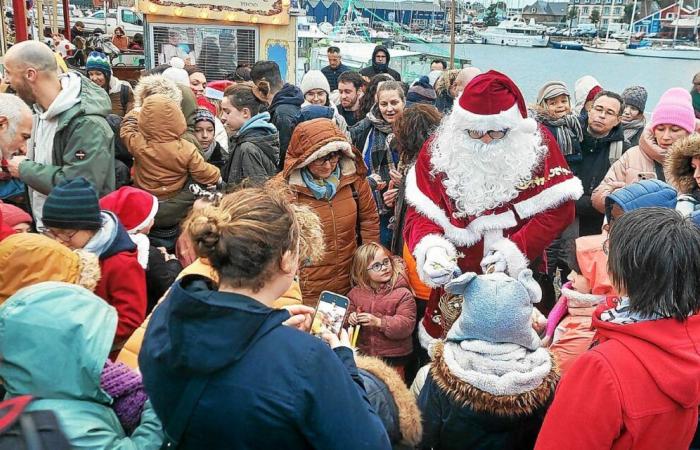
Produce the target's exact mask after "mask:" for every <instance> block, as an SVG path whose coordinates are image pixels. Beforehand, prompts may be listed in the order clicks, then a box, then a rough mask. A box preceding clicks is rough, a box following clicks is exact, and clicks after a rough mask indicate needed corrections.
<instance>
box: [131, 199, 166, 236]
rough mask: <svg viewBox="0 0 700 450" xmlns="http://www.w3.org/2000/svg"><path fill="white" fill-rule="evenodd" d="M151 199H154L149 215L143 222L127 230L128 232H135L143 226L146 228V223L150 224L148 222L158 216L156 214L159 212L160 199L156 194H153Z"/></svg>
mask: <svg viewBox="0 0 700 450" xmlns="http://www.w3.org/2000/svg"><path fill="white" fill-rule="evenodd" d="M151 197H152V198H151V200H152V201H153V203H152V205H151V211H150V212H149V213H148V216H146V218H145V219H144V220H143V222H141V223H140V224H138V225H136V226H135V227H134V228H132V229H130V230H126V232H127V233H129V234H133V233H137V232H139V231H141V229H142V228H144V227H145V226H146V225H148V222H150V221H151V220H153V218H154V217H156V214H157V213H158V199H157V198H156V196H155V195H151Z"/></svg>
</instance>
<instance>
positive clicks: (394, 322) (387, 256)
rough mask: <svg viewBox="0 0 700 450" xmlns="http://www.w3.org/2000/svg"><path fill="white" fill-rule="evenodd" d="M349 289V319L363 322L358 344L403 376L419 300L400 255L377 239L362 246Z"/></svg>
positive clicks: (366, 352) (354, 324) (410, 348)
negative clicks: (406, 275) (415, 297)
mask: <svg viewBox="0 0 700 450" xmlns="http://www.w3.org/2000/svg"><path fill="white" fill-rule="evenodd" d="M350 281H351V282H352V285H353V288H352V290H351V291H350V292H349V293H348V298H349V299H350V306H349V308H348V313H349V315H348V323H349V324H350V325H353V326H356V325H360V327H361V328H360V330H361V331H360V337H359V340H358V348H359V349H360V351H361V352H362V353H364V354H366V355H369V356H377V357H380V358H382V359H383V360H384V361H385V362H386V363H387V364H389V365H390V366H393V367H394V368H395V369H396V370H397V371H398V372H399V374H401V376H402V377H403V376H404V367H405V366H406V363H407V362H408V360H409V358H410V356H411V353H412V352H413V340H412V339H411V335H412V333H413V326H414V325H415V321H416V301H415V299H414V298H413V293H412V292H411V290H410V287H409V285H408V281H407V280H406V278H405V277H404V275H403V267H402V263H401V261H400V259H398V258H396V259H394V257H392V256H391V253H390V252H389V250H387V249H386V248H384V247H383V246H381V245H379V244H377V243H374V242H373V243H370V244H365V245H362V246H360V247H359V248H358V249H357V250H356V251H355V255H354V256H353V260H352V270H351V272H350Z"/></svg>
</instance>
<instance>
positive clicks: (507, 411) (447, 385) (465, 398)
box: [430, 342, 559, 417]
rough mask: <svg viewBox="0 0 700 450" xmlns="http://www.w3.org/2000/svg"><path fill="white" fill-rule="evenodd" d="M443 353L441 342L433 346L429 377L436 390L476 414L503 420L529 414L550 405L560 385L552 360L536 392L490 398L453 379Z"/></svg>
mask: <svg viewBox="0 0 700 450" xmlns="http://www.w3.org/2000/svg"><path fill="white" fill-rule="evenodd" d="M443 350H444V343H443V342H439V343H438V344H436V345H435V354H434V359H433V362H432V364H431V368H430V374H431V375H432V377H433V379H434V380H435V382H436V383H437V385H438V387H439V388H440V389H441V390H442V391H443V392H445V394H446V395H447V396H448V397H449V398H450V399H452V400H453V401H455V402H456V403H457V404H458V405H460V406H462V407H469V408H471V409H472V410H473V411H474V412H477V413H479V412H483V413H489V414H495V415H498V416H505V417H508V416H516V415H529V414H532V413H534V412H535V411H537V410H538V409H540V408H542V407H543V406H545V405H546V404H547V403H548V402H549V401H550V399H551V398H552V396H553V395H554V389H555V387H556V385H557V382H558V381H559V369H558V367H557V366H556V363H555V362H554V358H552V368H551V370H550V371H549V374H548V375H547V376H546V377H545V378H544V380H542V383H540V385H539V386H538V387H536V388H535V389H533V390H530V391H527V392H524V393H522V394H516V395H498V396H497V395H493V394H490V393H488V392H485V391H482V390H480V389H477V388H475V387H474V386H472V385H471V384H469V383H467V382H465V381H463V380H461V379H459V378H458V377H457V376H455V375H454V374H453V373H452V372H451V371H450V369H449V367H448V366H447V363H446V362H445V359H444V358H443Z"/></svg>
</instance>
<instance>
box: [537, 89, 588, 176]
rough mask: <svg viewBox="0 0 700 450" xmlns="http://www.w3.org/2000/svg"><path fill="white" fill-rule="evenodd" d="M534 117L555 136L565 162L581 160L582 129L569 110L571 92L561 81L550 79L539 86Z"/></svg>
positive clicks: (575, 116) (576, 118) (576, 117)
mask: <svg viewBox="0 0 700 450" xmlns="http://www.w3.org/2000/svg"><path fill="white" fill-rule="evenodd" d="M535 119H536V120H537V121H538V122H539V123H541V124H542V125H544V126H545V127H547V129H548V130H549V131H550V132H551V133H552V135H553V136H554V137H555V139H556V140H557V144H559V149H560V150H561V152H562V154H563V155H564V157H565V158H566V160H567V162H569V163H571V162H578V161H581V141H582V140H583V131H582V129H581V123H580V122H579V120H578V116H577V115H575V114H574V113H573V112H572V111H571V94H570V93H569V89H568V88H567V87H566V84H565V83H564V82H563V81H550V82H548V83H545V85H544V86H542V87H541V88H540V90H539V92H538V93H537V105H536V106H535Z"/></svg>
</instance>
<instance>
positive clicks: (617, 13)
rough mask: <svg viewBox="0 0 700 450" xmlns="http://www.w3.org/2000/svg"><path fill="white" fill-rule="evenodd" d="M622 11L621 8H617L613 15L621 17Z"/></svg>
mask: <svg viewBox="0 0 700 450" xmlns="http://www.w3.org/2000/svg"><path fill="white" fill-rule="evenodd" d="M621 9H622V8H620V7H619V6H616V7H615V9H613V14H614V15H616V16H619V15H620V14H621V13H622V11H621Z"/></svg>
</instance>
